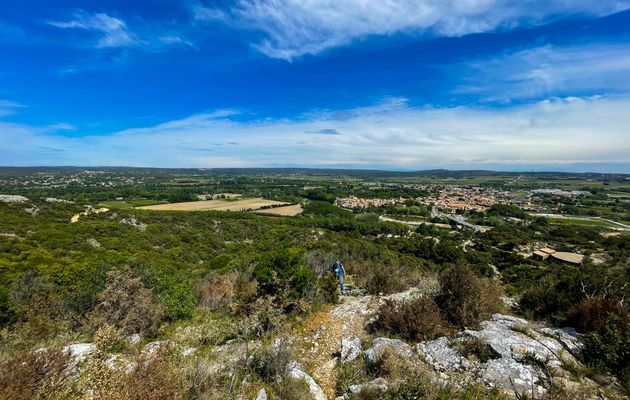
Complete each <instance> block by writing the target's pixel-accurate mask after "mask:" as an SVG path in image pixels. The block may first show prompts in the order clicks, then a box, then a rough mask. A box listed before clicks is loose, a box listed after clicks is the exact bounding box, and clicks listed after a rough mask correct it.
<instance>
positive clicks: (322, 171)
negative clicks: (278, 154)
mask: <svg viewBox="0 0 630 400" xmlns="http://www.w3.org/2000/svg"><path fill="white" fill-rule="evenodd" d="M79 171H103V172H111V173H136V174H150V175H277V176H340V177H341V176H346V177H357V178H388V177H410V178H412V177H423V178H430V177H435V178H439V179H446V178H453V179H461V178H474V177H481V176H496V177H515V178H516V177H518V176H520V175H523V176H529V177H536V178H540V179H606V180H612V181H616V180H628V179H630V174H619V173H595V172H586V173H575V172H552V171H550V172H510V171H490V170H448V169H430V170H420V171H387V170H376V169H335V168H148V167H74V166H61V167H0V175H4V176H7V175H27V174H37V173H61V174H72V173H76V172H79Z"/></svg>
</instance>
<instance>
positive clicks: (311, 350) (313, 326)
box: [294, 288, 420, 399]
mask: <svg viewBox="0 0 630 400" xmlns="http://www.w3.org/2000/svg"><path fill="white" fill-rule="evenodd" d="M419 292H420V291H419V289H417V288H412V289H410V290H408V291H405V292H402V293H396V294H392V295H388V296H382V297H378V296H369V295H368V296H342V297H341V299H340V303H339V304H338V305H336V306H329V307H326V308H324V309H322V310H319V311H318V312H316V313H313V314H312V315H311V316H310V317H309V318H308V319H307V320H306V322H305V323H304V324H303V325H302V326H300V327H299V328H297V329H298V330H299V332H297V334H296V335H295V336H294V337H296V338H297V343H296V350H297V354H296V355H297V356H298V359H299V360H300V361H301V362H302V363H303V364H304V366H305V367H306V369H307V371H308V372H309V373H310V374H311V376H312V377H313V378H314V379H315V381H317V383H318V384H319V385H320V386H321V388H322V389H323V390H324V392H325V393H326V395H327V396H328V397H329V398H333V399H334V398H335V397H336V396H335V386H336V384H337V378H336V377H337V371H336V368H335V367H336V365H337V357H338V356H339V354H338V353H339V352H340V350H341V339H342V338H346V339H351V338H355V337H358V338H362V337H363V336H365V335H366V332H365V329H364V327H365V324H366V323H367V322H368V321H369V319H370V318H371V317H372V316H373V315H374V314H375V313H376V310H377V309H378V306H379V305H380V304H381V303H382V302H383V301H384V300H386V299H393V300H394V299H405V298H409V297H410V296H412V295H414V294H417V293H419Z"/></svg>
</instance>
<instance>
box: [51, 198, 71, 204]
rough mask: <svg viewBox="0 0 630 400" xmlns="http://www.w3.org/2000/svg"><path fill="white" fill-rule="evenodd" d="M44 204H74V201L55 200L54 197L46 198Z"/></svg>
mask: <svg viewBox="0 0 630 400" xmlns="http://www.w3.org/2000/svg"><path fill="white" fill-rule="evenodd" d="M46 203H64V204H74V201H70V200H64V199H57V198H55V197H46Z"/></svg>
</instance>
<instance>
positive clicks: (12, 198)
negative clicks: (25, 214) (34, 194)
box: [0, 194, 30, 203]
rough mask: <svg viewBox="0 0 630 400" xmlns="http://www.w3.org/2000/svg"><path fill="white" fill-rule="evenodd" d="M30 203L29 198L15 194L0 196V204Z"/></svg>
mask: <svg viewBox="0 0 630 400" xmlns="http://www.w3.org/2000/svg"><path fill="white" fill-rule="evenodd" d="M27 201H30V200H29V199H28V198H27V197H24V196H18V195H15V194H0V202H3V203H24V202H27Z"/></svg>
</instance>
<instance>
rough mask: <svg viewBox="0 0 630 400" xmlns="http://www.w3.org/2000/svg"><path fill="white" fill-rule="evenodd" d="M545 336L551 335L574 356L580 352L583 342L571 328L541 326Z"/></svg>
mask: <svg viewBox="0 0 630 400" xmlns="http://www.w3.org/2000/svg"><path fill="white" fill-rule="evenodd" d="M540 331H541V332H542V333H544V334H545V335H547V336H551V337H553V338H555V339H556V340H557V341H559V342H560V343H561V344H562V345H563V346H564V347H565V348H566V349H567V351H568V352H569V353H571V354H572V355H573V356H574V357H579V356H580V355H581V354H582V349H583V348H584V344H583V343H582V342H581V341H580V337H581V336H582V335H581V334H579V333H578V332H577V331H576V330H575V329H573V328H542V329H541V330H540Z"/></svg>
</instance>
